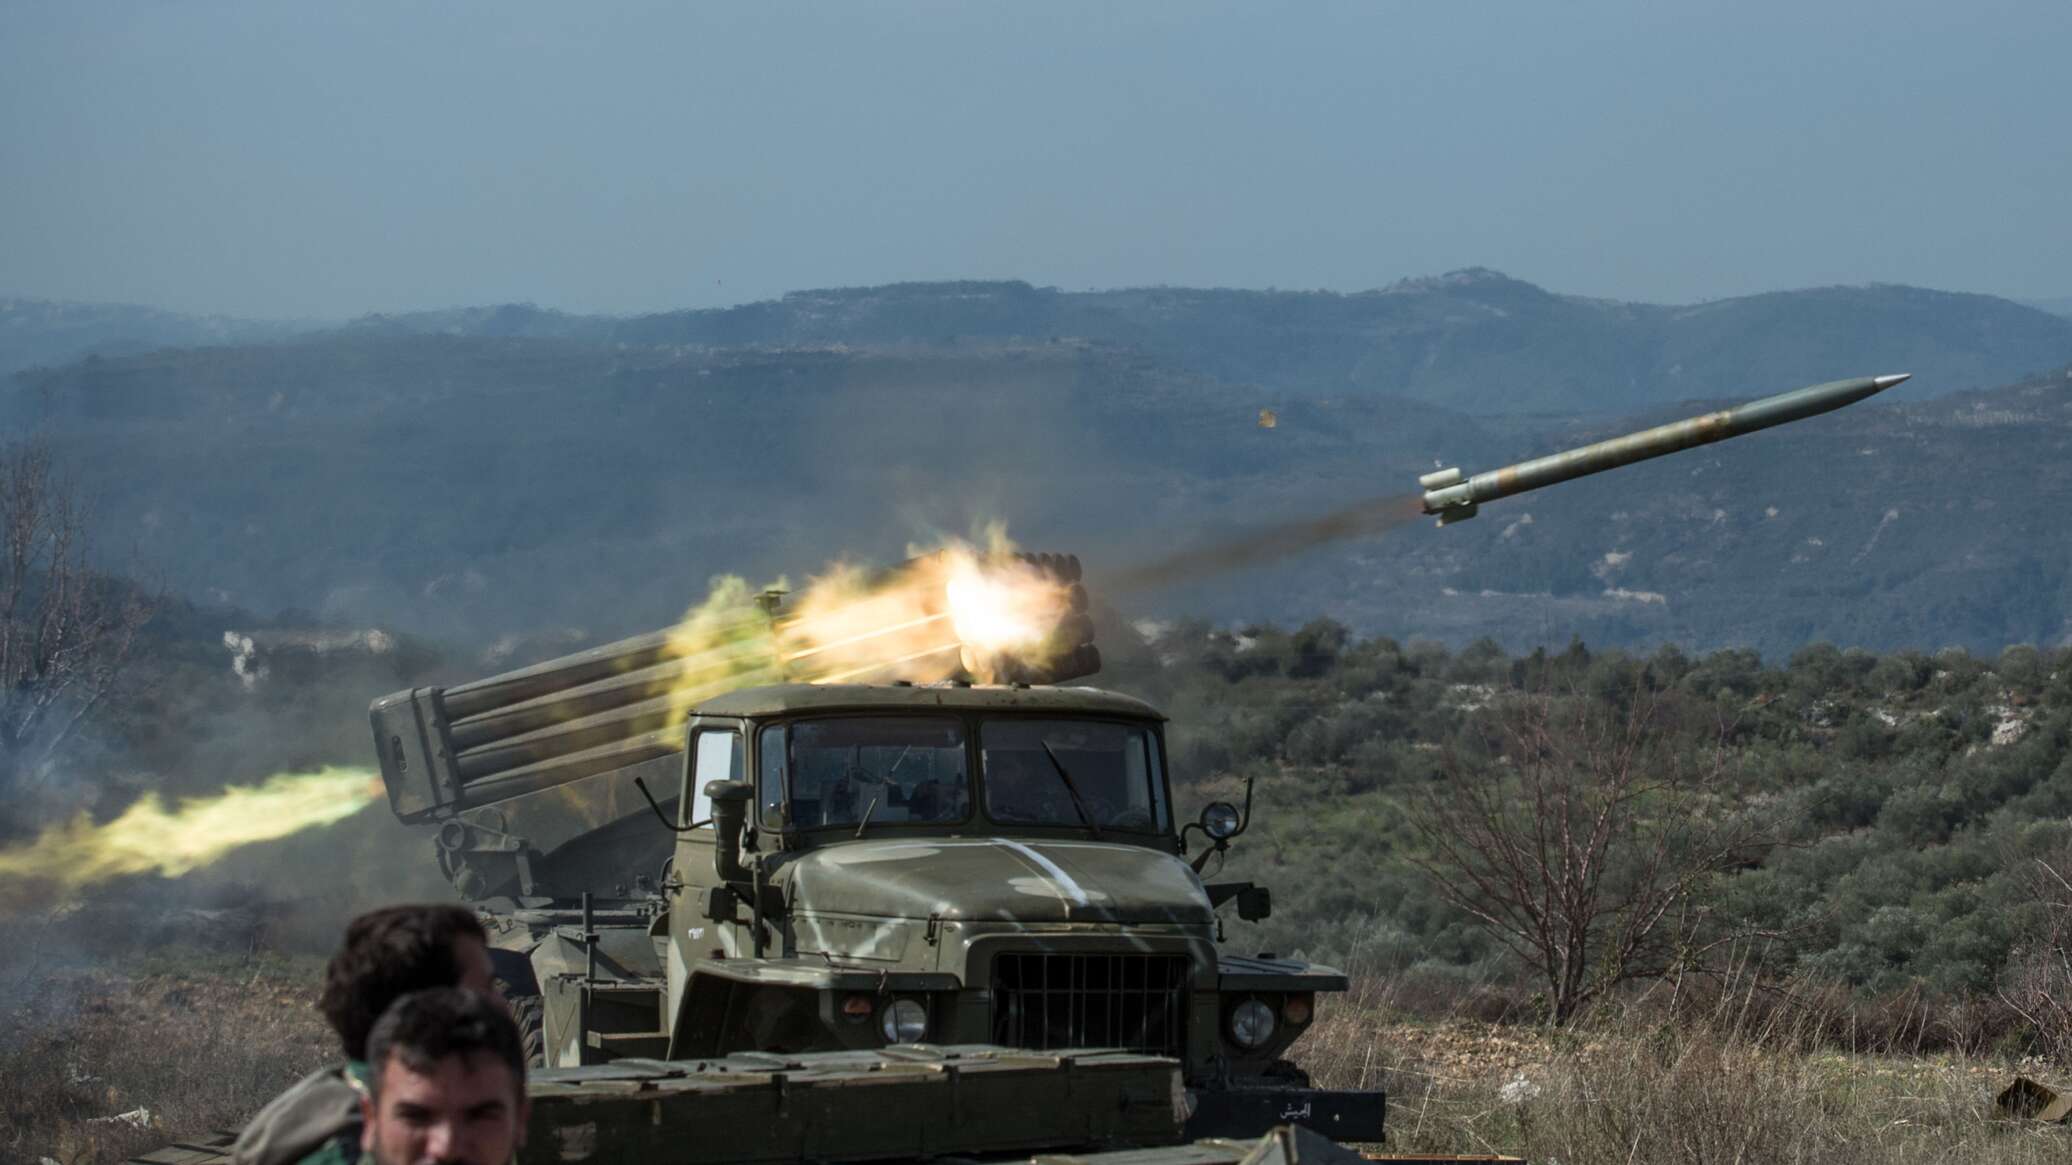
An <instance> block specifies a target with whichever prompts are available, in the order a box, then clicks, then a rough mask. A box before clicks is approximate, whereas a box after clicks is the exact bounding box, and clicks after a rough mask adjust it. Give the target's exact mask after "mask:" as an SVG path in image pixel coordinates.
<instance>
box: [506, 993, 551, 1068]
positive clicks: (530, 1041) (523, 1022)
mask: <svg viewBox="0 0 2072 1165" xmlns="http://www.w3.org/2000/svg"><path fill="white" fill-rule="evenodd" d="M511 1018H512V1019H514V1020H517V1021H518V1044H519V1046H520V1047H522V1048H524V1049H525V1066H526V1067H528V1068H544V1067H546V1066H547V1010H546V1007H545V1006H544V1004H543V1003H542V1002H541V1000H540V997H539V996H537V995H516V996H512V997H511Z"/></svg>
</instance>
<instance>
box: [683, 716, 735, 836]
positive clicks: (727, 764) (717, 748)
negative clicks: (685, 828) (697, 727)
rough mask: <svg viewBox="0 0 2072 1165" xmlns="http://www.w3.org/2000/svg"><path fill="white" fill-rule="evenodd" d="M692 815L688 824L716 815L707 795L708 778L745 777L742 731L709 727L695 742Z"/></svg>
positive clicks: (700, 733) (693, 751) (692, 750)
mask: <svg viewBox="0 0 2072 1165" xmlns="http://www.w3.org/2000/svg"><path fill="white" fill-rule="evenodd" d="M691 755H692V757H693V761H692V764H691V796H690V805H691V812H690V816H689V817H686V818H685V819H684V824H686V825H689V824H690V823H691V822H693V821H706V820H709V819H710V818H711V817H712V798H710V797H707V796H706V795H705V782H707V781H738V780H740V779H741V734H740V733H738V732H734V731H732V730H730V729H715V728H707V729H703V730H701V731H700V732H699V733H698V735H697V737H696V738H695V739H693V740H692V741H691Z"/></svg>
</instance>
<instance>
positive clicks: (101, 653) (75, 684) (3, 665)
mask: <svg viewBox="0 0 2072 1165" xmlns="http://www.w3.org/2000/svg"><path fill="white" fill-rule="evenodd" d="M88 525H89V523H88V518H87V514H86V512H85V510H84V508H83V507H81V506H80V504H79V503H78V501H77V500H76V498H75V497H74V496H73V493H72V491H71V490H70V489H69V488H68V487H67V486H66V484H65V483H64V482H63V481H62V480H61V479H60V478H58V477H57V475H56V474H55V472H54V470H53V468H52V464H51V455H50V450H49V448H48V447H47V446H45V445H43V444H42V443H40V442H29V443H25V444H22V445H17V446H14V447H12V448H7V449H0V797H4V796H7V795H9V794H11V793H13V792H14V791H15V790H16V789H17V788H18V786H19V785H20V783H21V782H22V781H23V780H24V779H25V778H26V777H27V776H28V775H29V774H31V773H33V772H35V771H37V770H38V769H39V768H40V767H41V766H43V765H45V764H47V763H48V762H49V761H50V760H51V759H53V758H54V757H55V756H56V755H57V754H58V752H59V751H60V750H61V749H63V748H64V747H65V746H66V745H67V744H68V743H69V742H70V741H72V740H73V739H74V738H75V737H76V735H77V734H78V732H79V729H80V727H81V726H82V725H83V724H86V723H88V722H89V721H90V720H91V718H92V717H93V715H94V714H95V712H96V711H97V710H98V709H99V708H100V707H102V706H103V704H104V703H105V701H106V700H107V698H108V697H109V695H110V694H111V693H113V692H114V691H116V690H117V688H118V687H119V686H120V685H121V684H123V683H124V682H125V680H126V679H127V678H128V676H129V672H130V669H129V667H128V665H129V663H130V659H131V653H132V651H133V650H134V649H135V647H136V643H137V635H138V633H139V632H140V631H141V630H142V629H143V627H144V624H145V623H146V622H148V621H149V620H150V618H151V614H152V610H153V608H154V606H155V602H154V600H153V599H152V598H151V597H149V596H146V595H145V594H144V593H142V592H141V591H140V590H138V589H137V588H136V587H134V586H132V585H130V584H128V583H124V582H121V581H119V580H116V579H112V578H110V577H108V576H106V575H104V574H101V573H98V572H97V571H95V570H94V568H93V567H92V565H91V564H90V557H91V547H90V545H89V538H88V533H89V531H88Z"/></svg>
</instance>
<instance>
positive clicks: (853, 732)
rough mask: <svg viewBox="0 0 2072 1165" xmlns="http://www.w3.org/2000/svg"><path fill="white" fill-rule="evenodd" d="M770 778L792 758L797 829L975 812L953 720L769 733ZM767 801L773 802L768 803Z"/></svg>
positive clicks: (800, 726) (869, 719)
mask: <svg viewBox="0 0 2072 1165" xmlns="http://www.w3.org/2000/svg"><path fill="white" fill-rule="evenodd" d="M760 746H761V752H762V756H763V761H764V765H763V768H764V772H765V774H766V776H767V775H768V774H769V773H770V769H771V767H772V766H771V764H770V762H771V761H772V760H773V759H774V758H775V757H778V756H782V757H785V758H786V763H785V765H784V771H785V772H787V773H789V774H790V777H791V822H792V824H793V825H796V826H802V827H805V828H812V827H813V826H818V825H855V824H858V823H859V822H861V821H862V820H863V819H864V814H865V812H868V813H869V814H870V821H871V824H872V825H890V824H894V823H897V822H928V821H938V822H947V821H962V820H963V819H964V817H965V816H966V814H967V813H968V812H969V811H970V805H971V792H970V790H971V781H970V778H969V777H968V776H967V775H966V773H965V771H964V768H965V765H964V757H965V753H964V726H963V724H962V723H960V722H959V721H957V720H955V719H953V718H951V717H947V716H925V717H924V716H907V717H892V716H855V717H842V718H832V717H831V718H828V719H824V720H797V721H793V722H792V723H790V724H785V725H775V726H772V727H770V728H766V729H764V730H763V733H762V737H761V741H760ZM766 800H767V795H766Z"/></svg>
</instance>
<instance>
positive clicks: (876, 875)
mask: <svg viewBox="0 0 2072 1165" xmlns="http://www.w3.org/2000/svg"><path fill="white" fill-rule="evenodd" d="M789 872H790V874H791V903H792V908H793V909H795V910H801V911H807V912H812V913H830V914H860V915H870V916H875V917H879V918H928V917H930V916H931V915H937V916H940V917H942V918H954V919H970V920H973V921H979V920H984V921H1003V922H1131V923H1148V922H1170V923H1194V924H1200V925H1207V924H1209V923H1211V922H1213V921H1214V918H1215V912H1214V911H1213V910H1212V909H1211V908H1210V906H1209V897H1208V894H1207V893H1206V892H1204V891H1203V890H1202V885H1201V879H1199V878H1197V877H1195V875H1194V871H1193V870H1191V869H1188V868H1187V863H1185V862H1183V861H1181V860H1180V859H1179V858H1176V857H1174V856H1173V855H1171V854H1166V853H1159V852H1158V851H1156V850H1150V849H1145V848H1143V847H1141V846H1133V845H1110V844H1106V843H1103V842H1093V841H1022V840H1015V839H1010V838H999V837H994V838H941V839H935V838H903V839H899V840H891V839H888V840H885V841H858V842H849V843H845V844H842V845H835V846H829V847H828V848H826V849H819V850H814V851H812V852H811V853H807V854H804V855H802V856H800V857H799V859H798V860H797V861H795V862H793V863H791V865H790V869H789Z"/></svg>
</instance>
